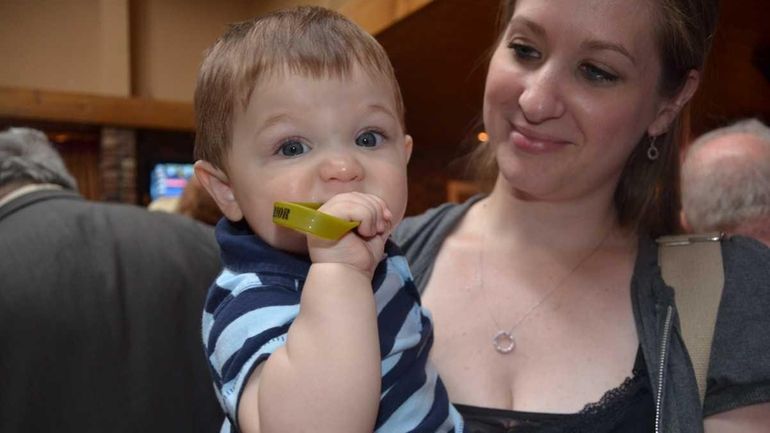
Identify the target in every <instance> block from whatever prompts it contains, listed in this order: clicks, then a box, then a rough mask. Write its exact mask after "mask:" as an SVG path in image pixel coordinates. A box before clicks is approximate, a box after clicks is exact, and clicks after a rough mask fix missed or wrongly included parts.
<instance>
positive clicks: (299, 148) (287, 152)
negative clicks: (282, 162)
mask: <svg viewBox="0 0 770 433" xmlns="http://www.w3.org/2000/svg"><path fill="white" fill-rule="evenodd" d="M309 150H310V148H309V147H308V146H307V145H306V144H303V143H301V142H299V141H297V140H288V141H285V142H284V143H282V144H281V147H280V148H279V149H278V152H280V153H281V155H283V156H289V157H292V156H297V155H302V154H303V153H305V152H307V151H309Z"/></svg>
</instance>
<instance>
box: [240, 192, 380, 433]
mask: <svg viewBox="0 0 770 433" xmlns="http://www.w3.org/2000/svg"><path fill="white" fill-rule="evenodd" d="M320 210H322V211H323V212H326V213H329V214H331V215H334V216H337V217H340V218H345V219H350V220H355V221H360V222H361V224H360V225H359V227H358V228H357V229H356V232H355V233H352V232H351V233H349V234H348V235H346V236H345V237H343V238H342V239H340V240H339V241H328V240H323V239H320V238H315V237H312V236H308V249H309V253H310V257H311V260H312V262H313V264H312V265H311V267H310V271H309V273H308V276H307V280H306V281H305V285H304V287H303V289H302V297H301V301H300V313H299V315H298V316H297V318H296V319H295V320H294V322H293V323H292V325H291V327H290V328H289V331H288V338H287V342H286V345H285V346H283V347H282V348H280V349H278V350H276V351H275V352H274V353H273V354H272V355H271V356H270V357H269V358H268V359H267V361H265V363H264V364H263V365H262V366H260V367H259V368H258V369H257V370H255V372H254V373H252V375H251V378H250V379H249V381H248V383H247V384H246V386H245V388H244V391H243V394H242V397H241V401H240V405H239V409H238V415H239V417H238V418H239V424H240V427H241V430H242V431H244V432H246V433H251V432H257V431H260V432H261V433H269V432H288V431H291V432H301V431H313V432H356V433H360V432H366V431H372V430H373V429H374V423H375V420H376V417H377V409H378V406H379V398H380V380H381V376H380V348H379V337H378V334H377V311H376V308H375V303H374V295H373V293H372V284H371V281H372V275H373V272H374V269H375V267H376V266H377V264H378V262H379V261H380V259H381V258H382V256H383V250H384V245H385V241H386V239H387V235H388V233H389V231H390V218H391V215H390V211H389V210H388V209H387V207H386V205H385V203H384V202H383V201H382V200H381V199H379V198H377V197H375V196H372V195H368V194H361V193H346V194H340V195H337V196H335V197H334V198H332V199H331V200H329V201H328V202H327V203H326V204H324V206H323V207H322V208H321V209H320Z"/></svg>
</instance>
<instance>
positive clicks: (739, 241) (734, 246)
mask: <svg viewBox="0 0 770 433" xmlns="http://www.w3.org/2000/svg"><path fill="white" fill-rule="evenodd" d="M722 260H723V262H724V269H725V288H728V287H730V288H734V290H737V289H744V290H749V291H750V292H753V293H754V294H755V295H760V296H762V297H763V298H768V299H770V247H768V246H767V245H765V244H763V243H761V242H759V241H758V240H756V239H752V238H748V237H744V236H731V237H729V238H727V239H725V240H723V241H722Z"/></svg>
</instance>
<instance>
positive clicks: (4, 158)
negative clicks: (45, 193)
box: [0, 128, 77, 197]
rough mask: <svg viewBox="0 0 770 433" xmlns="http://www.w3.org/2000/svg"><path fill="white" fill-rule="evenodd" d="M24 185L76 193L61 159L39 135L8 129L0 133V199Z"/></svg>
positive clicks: (43, 136) (41, 135) (22, 130)
mask: <svg viewBox="0 0 770 433" xmlns="http://www.w3.org/2000/svg"><path fill="white" fill-rule="evenodd" d="M27 184H54V185H59V186H61V187H62V188H65V189H69V190H73V191H74V190H77V183H76V182H75V179H74V178H73V177H72V175H71V174H70V173H69V171H67V168H66V167H65V166H64V161H62V159H61V156H60V155H59V153H58V152H57V151H56V149H55V148H54V147H53V146H52V145H51V143H50V142H49V141H48V138H47V137H46V136H45V134H43V133H42V132H40V131H38V130H35V129H30V128H9V129H7V130H5V131H2V132H0V197H2V196H4V195H6V194H8V193H9V192H11V191H13V190H15V189H17V188H19V187H22V186H24V185H27Z"/></svg>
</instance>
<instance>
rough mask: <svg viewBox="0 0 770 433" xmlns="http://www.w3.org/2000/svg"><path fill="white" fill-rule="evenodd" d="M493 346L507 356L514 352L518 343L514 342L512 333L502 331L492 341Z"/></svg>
mask: <svg viewBox="0 0 770 433" xmlns="http://www.w3.org/2000/svg"><path fill="white" fill-rule="evenodd" d="M492 345H493V346H495V350H497V351H498V352H500V353H502V354H506V353H511V352H513V348H514V347H516V342H515V341H514V340H513V335H511V333H510V332H507V331H500V332H498V333H497V334H495V338H493V339H492Z"/></svg>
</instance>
